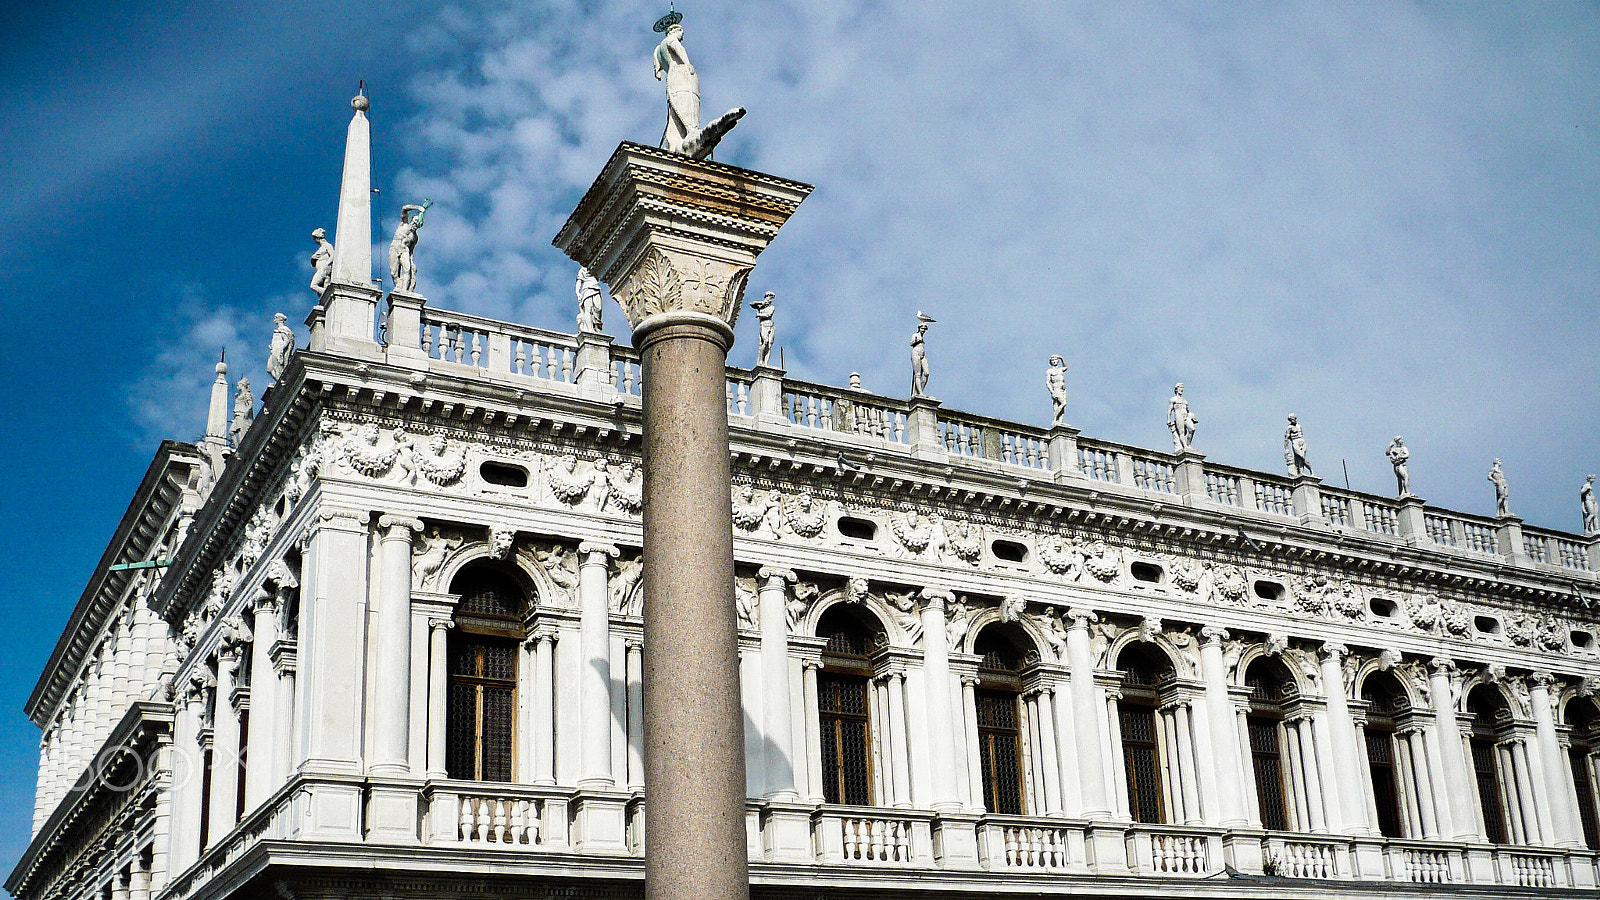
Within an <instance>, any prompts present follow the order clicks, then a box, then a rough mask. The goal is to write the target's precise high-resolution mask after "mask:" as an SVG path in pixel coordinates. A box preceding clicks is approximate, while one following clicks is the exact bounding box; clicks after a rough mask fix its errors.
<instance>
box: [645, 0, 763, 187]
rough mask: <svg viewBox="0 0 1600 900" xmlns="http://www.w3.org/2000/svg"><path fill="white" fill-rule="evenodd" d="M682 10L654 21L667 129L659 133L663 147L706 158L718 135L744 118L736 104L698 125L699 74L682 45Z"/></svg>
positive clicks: (742, 108)
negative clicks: (665, 91) (659, 40)
mask: <svg viewBox="0 0 1600 900" xmlns="http://www.w3.org/2000/svg"><path fill="white" fill-rule="evenodd" d="M681 22H683V13H680V12H677V11H673V12H669V13H667V14H666V15H664V16H662V17H661V18H660V19H658V20H657V21H656V24H655V31H656V33H657V34H661V35H664V36H663V37H662V39H661V43H660V44H658V45H657V46H656V51H655V54H654V62H655V73H656V80H657V81H661V82H664V83H665V85H666V88H667V128H666V131H665V132H663V133H662V135H661V146H662V148H663V149H665V150H668V151H671V152H673V153H682V154H683V155H685V156H690V157H693V158H695V159H706V158H707V157H709V156H711V151H712V150H714V149H716V146H717V143H718V142H719V141H721V140H722V136H723V135H725V134H727V133H728V132H729V131H731V130H732V129H733V126H734V125H735V124H736V123H737V122H738V121H739V120H740V119H741V118H743V117H744V113H745V109H744V107H742V106H736V107H734V108H733V109H730V110H728V111H727V112H725V113H723V114H722V115H720V116H718V117H717V118H715V119H713V120H712V121H711V123H710V124H709V125H706V126H705V127H704V128H702V127H700V76H699V75H698V74H697V73H696V72H695V70H694V65H693V64H692V63H690V62H689V51H688V50H686V49H684V46H683V37H684V32H683V25H682V24H680V23H681Z"/></svg>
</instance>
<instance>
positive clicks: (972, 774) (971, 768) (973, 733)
mask: <svg viewBox="0 0 1600 900" xmlns="http://www.w3.org/2000/svg"><path fill="white" fill-rule="evenodd" d="M961 706H962V709H963V710H964V712H965V715H964V716H963V717H962V719H963V724H964V725H965V726H966V727H965V729H964V730H965V732H966V733H965V734H964V735H963V739H965V740H966V742H967V783H968V784H969V785H970V786H971V787H970V788H969V791H970V793H971V794H972V809H973V810H975V811H977V812H983V811H984V804H983V755H982V749H981V745H980V744H979V742H978V676H976V675H963V676H961Z"/></svg>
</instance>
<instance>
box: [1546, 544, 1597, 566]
mask: <svg viewBox="0 0 1600 900" xmlns="http://www.w3.org/2000/svg"><path fill="white" fill-rule="evenodd" d="M1550 542H1551V543H1552V544H1554V545H1555V547H1556V559H1555V562H1556V565H1558V566H1564V567H1566V568H1568V569H1579V570H1582V571H1584V572H1587V571H1589V549H1588V548H1587V547H1585V546H1584V545H1583V544H1580V543H1578V542H1577V541H1574V540H1571V539H1569V538H1563V537H1553V538H1551V539H1550Z"/></svg>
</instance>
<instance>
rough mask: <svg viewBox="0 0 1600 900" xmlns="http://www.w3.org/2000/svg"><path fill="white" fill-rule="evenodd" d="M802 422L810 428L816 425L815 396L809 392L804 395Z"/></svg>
mask: <svg viewBox="0 0 1600 900" xmlns="http://www.w3.org/2000/svg"><path fill="white" fill-rule="evenodd" d="M803 424H805V425H807V426H809V427H811V428H815V427H817V398H815V397H813V396H811V395H810V394H807V395H806V412H805V421H804V423H803Z"/></svg>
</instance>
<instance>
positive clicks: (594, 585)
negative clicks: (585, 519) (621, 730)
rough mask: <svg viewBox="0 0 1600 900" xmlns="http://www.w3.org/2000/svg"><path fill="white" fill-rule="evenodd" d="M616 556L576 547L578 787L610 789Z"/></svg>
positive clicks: (606, 549) (594, 546)
mask: <svg viewBox="0 0 1600 900" xmlns="http://www.w3.org/2000/svg"><path fill="white" fill-rule="evenodd" d="M617 555H618V550H617V548H616V547H613V546H612V545H610V544H601V543H596V542H592V541H585V542H583V543H582V544H580V545H579V546H578V557H579V566H578V596H579V601H578V602H579V626H578V627H579V631H580V633H581V635H582V637H581V638H580V641H581V642H582V644H583V674H582V675H581V676H580V680H579V698H580V699H579V703H581V704H582V709H583V725H582V731H583V743H582V749H581V750H580V753H579V766H578V772H579V776H578V785H579V786H580V787H593V788H609V787H611V786H612V785H613V784H614V783H615V781H614V779H613V777H612V773H611V598H610V593H609V590H608V587H609V584H610V573H611V560H613V559H615V558H616V557H617Z"/></svg>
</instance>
